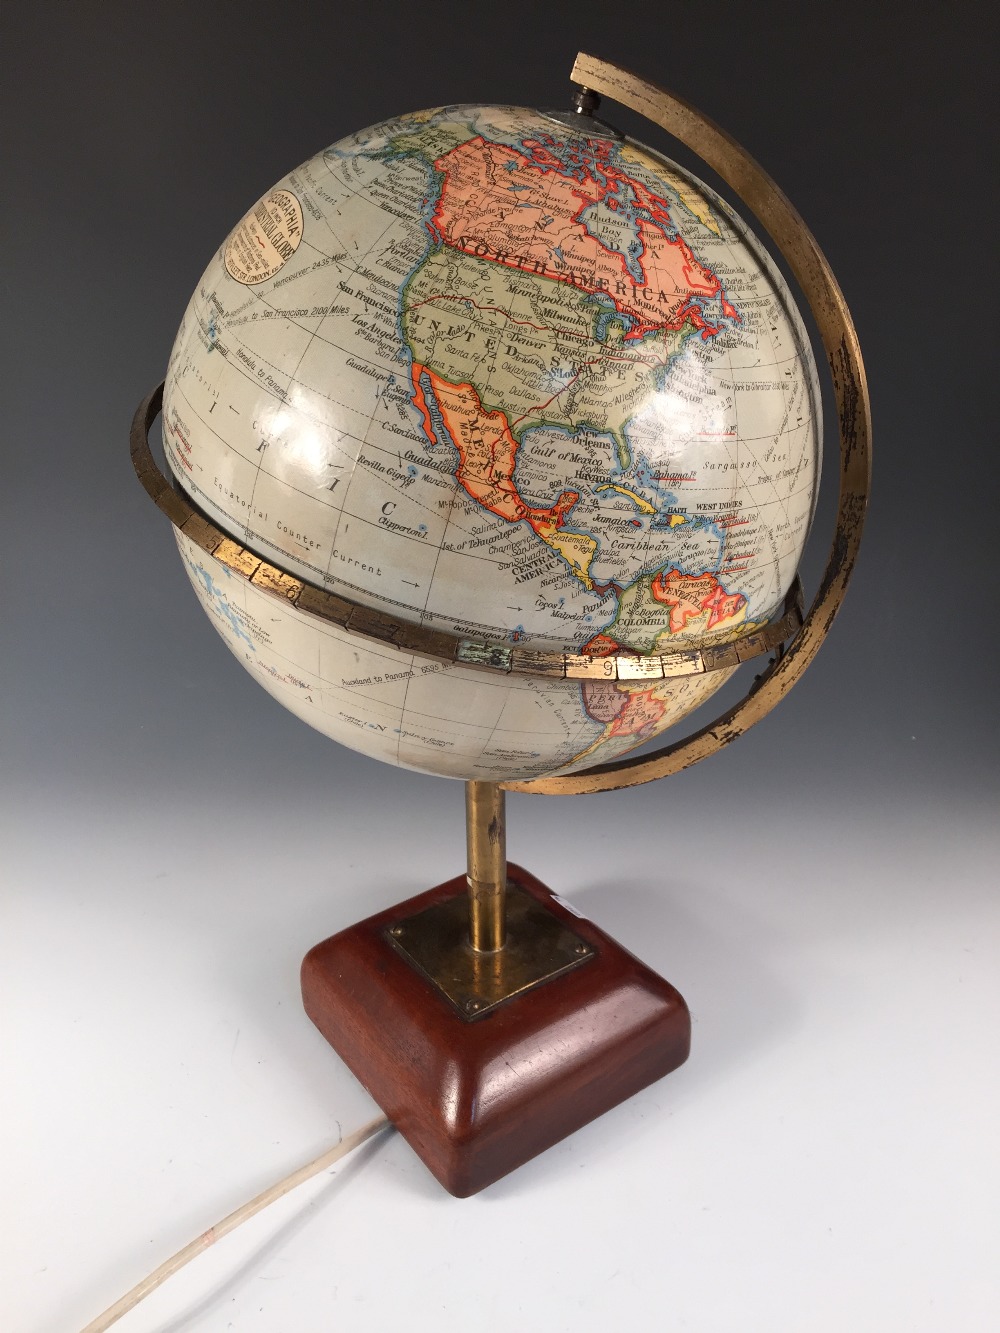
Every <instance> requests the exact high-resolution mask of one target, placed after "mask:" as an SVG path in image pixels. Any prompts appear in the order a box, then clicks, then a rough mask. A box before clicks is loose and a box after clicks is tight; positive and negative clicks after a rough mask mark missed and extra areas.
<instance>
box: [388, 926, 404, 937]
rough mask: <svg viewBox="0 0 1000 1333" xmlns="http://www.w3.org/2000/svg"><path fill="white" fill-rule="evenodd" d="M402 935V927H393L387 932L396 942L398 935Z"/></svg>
mask: <svg viewBox="0 0 1000 1333" xmlns="http://www.w3.org/2000/svg"><path fill="white" fill-rule="evenodd" d="M402 933H403V927H402V926H393V928H392V929H391V930H390V931H389V934H390V935H395V937H396V939H397V940H398V939H399V937H400V935H402Z"/></svg>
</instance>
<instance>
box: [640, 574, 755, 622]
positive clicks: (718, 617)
mask: <svg viewBox="0 0 1000 1333" xmlns="http://www.w3.org/2000/svg"><path fill="white" fill-rule="evenodd" d="M650 590H651V592H652V594H653V596H654V597H655V598H656V600H657V601H658V602H663V603H664V605H665V606H669V607H670V632H671V634H677V633H679V632H680V631H681V630H682V629H683V628H684V626H685V625H686V624H687V623H688V621H689V620H694V619H696V618H697V617H698V616H702V615H704V614H705V612H708V624H707V626H706V628H707V629H714V628H715V626H716V625H719V624H721V623H722V621H724V620H729V619H730V618H731V617H733V616H735V615H737V614H738V613H739V612H740V611H741V610H742V609H743V607H744V606H745V605H746V598H745V597H744V596H743V594H742V593H739V592H735V593H727V592H726V590H725V589H724V588H723V587H722V585H721V584H720V583H719V580H718V579H717V578H716V577H715V575H714V574H682V573H681V572H680V570H679V569H671V570H668V571H666V572H661V573H659V574H657V575H656V577H655V578H654V579H653V580H652V582H651V584H650Z"/></svg>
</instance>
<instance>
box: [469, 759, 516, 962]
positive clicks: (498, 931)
mask: <svg viewBox="0 0 1000 1333" xmlns="http://www.w3.org/2000/svg"><path fill="white" fill-rule="evenodd" d="M465 832H466V845H467V847H468V853H469V870H468V874H467V876H466V879H467V880H468V884H469V939H470V941H471V943H472V947H473V949H475V950H476V951H477V952H480V953H493V952H495V951H496V950H497V949H502V948H503V945H504V939H505V938H506V934H507V920H506V917H507V822H506V818H505V814H504V793H503V788H502V787H500V785H499V784H498V783H496V782H467V783H466V784H465Z"/></svg>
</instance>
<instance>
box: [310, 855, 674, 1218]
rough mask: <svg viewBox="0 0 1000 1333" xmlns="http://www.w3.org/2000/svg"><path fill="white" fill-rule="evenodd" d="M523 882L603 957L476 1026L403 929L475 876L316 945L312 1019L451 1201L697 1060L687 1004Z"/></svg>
mask: <svg viewBox="0 0 1000 1333" xmlns="http://www.w3.org/2000/svg"><path fill="white" fill-rule="evenodd" d="M507 873H508V881H509V883H511V884H513V885H516V886H518V887H519V888H521V889H522V890H524V892H526V893H528V894H530V895H531V897H532V898H534V899H536V900H537V901H538V902H539V903H540V904H541V905H543V906H544V907H545V908H546V909H547V910H548V911H549V912H551V913H552V914H553V915H554V916H555V917H557V918H559V920H560V921H561V922H563V923H564V924H565V926H567V927H568V928H569V929H571V930H572V931H574V932H575V933H576V935H578V936H579V937H581V938H582V939H583V940H584V941H585V942H586V943H587V944H588V945H590V946H591V948H592V949H593V951H594V956H593V957H591V958H589V959H588V960H587V962H586V963H584V964H583V965H581V966H580V967H576V968H573V969H571V970H570V971H567V972H564V973H562V974H561V975H558V976H556V977H554V978H552V979H551V980H550V981H546V982H543V983H542V984H540V985H538V986H536V987H534V988H533V989H531V990H529V991H526V992H525V993H524V994H520V995H515V996H513V997H512V998H511V999H509V1000H505V1001H504V1002H503V1003H502V1004H500V1005H498V1006H497V1007H496V1008H495V1009H493V1010H491V1011H490V1012H489V1013H487V1014H485V1015H484V1016H482V1017H480V1018H477V1019H476V1020H475V1021H471V1022H470V1021H468V1020H467V1019H464V1018H463V1017H462V1016H461V1015H460V1014H459V1013H457V1012H456V1010H455V1007H454V1005H453V1004H452V1003H451V1002H450V1001H449V1000H448V999H447V998H446V997H445V996H444V995H443V994H442V993H441V991H440V990H438V988H437V987H436V986H435V985H434V984H433V983H432V982H431V981H429V980H428V979H427V977H426V976H424V975H423V974H422V973H421V972H420V971H418V970H417V968H416V967H414V966H413V964H412V963H411V962H408V961H407V960H406V958H405V957H404V955H403V954H402V953H401V952H400V951H399V950H398V949H397V948H395V947H394V946H393V944H392V942H391V938H390V936H389V934H388V932H389V929H390V927H391V926H393V925H394V924H396V923H398V922H400V921H402V920H405V919H406V918H408V917H410V916H412V915H414V914H415V913H417V912H420V911H422V910H424V909H426V908H427V907H430V906H432V905H433V904H435V903H441V902H444V901H446V900H447V899H450V898H454V897H457V896H459V895H461V896H462V897H464V896H465V894H466V881H465V876H464V875H462V876H459V877H458V878H456V879H453V880H449V881H448V883H447V884H441V885H439V887H438V888H436V889H431V890H430V891H429V892H428V893H423V894H421V895H420V896H419V897H417V898H412V899H410V901H409V902H406V903H400V904H399V905H398V906H396V907H392V908H390V909H389V910H388V911H386V912H380V913H379V914H378V915H376V916H373V917H369V918H368V920H367V921H361V922H359V923H358V924H357V925H355V926H351V927H349V928H348V929H347V930H344V931H341V933H340V934H339V935H334V936H333V937H332V938H331V939H328V940H325V941H324V942H323V943H322V944H318V945H316V947H315V948H314V949H311V950H310V951H309V953H308V954H307V955H306V958H305V960H304V962H303V964H302V998H303V1002H304V1004H305V1009H306V1013H307V1014H308V1015H309V1017H310V1018H311V1019H312V1021H313V1022H314V1023H315V1024H316V1026H317V1027H318V1028H319V1030H320V1032H322V1034H323V1036H324V1037H326V1039H327V1041H328V1042H329V1043H330V1045H331V1046H332V1047H333V1048H334V1050H335V1051H336V1052H337V1054H338V1055H339V1056H340V1057H341V1058H342V1059H343V1060H344V1061H345V1063H346V1064H347V1065H348V1066H349V1068H350V1069H351V1070H352V1072H353V1073H354V1074H355V1075H356V1076H357V1078H358V1079H359V1080H360V1081H361V1082H362V1083H363V1084H364V1086H365V1087H366V1088H367V1090H368V1091H369V1092H370V1093H371V1095H372V1096H373V1097H374V1099H375V1100H376V1102H378V1104H379V1106H381V1107H382V1109H383V1111H385V1113H386V1115H387V1116H388V1117H389V1119H390V1120H391V1121H392V1122H393V1123H394V1124H395V1126H396V1128H397V1129H398V1130H399V1132H400V1133H401V1134H402V1135H403V1137H404V1138H405V1139H407V1141H408V1142H409V1143H410V1145H411V1146H412V1147H413V1149H414V1150H415V1151H416V1152H417V1154H418V1155H419V1156H420V1157H421V1158H422V1159H423V1161H424V1162H425V1163H426V1165H427V1166H428V1167H429V1168H430V1170H431V1171H432V1172H433V1174H434V1175H435V1176H436V1177H437V1178H438V1180H439V1181H440V1182H441V1184H442V1185H443V1186H444V1187H445V1189H447V1190H448V1191H449V1192H450V1193H451V1194H455V1195H458V1196H459V1197H460V1198H464V1197H465V1196H467V1195H470V1194H475V1193H477V1192H478V1191H479V1190H481V1189H484V1188H485V1187H486V1186H487V1185H491V1184H492V1183H493V1182H494V1181H495V1180H499V1179H500V1177H501V1176H505V1175H506V1174H507V1173H508V1172H509V1171H513V1170H514V1168H515V1167H518V1166H520V1165H521V1164H522V1163H524V1162H526V1161H528V1160H529V1159H530V1158H532V1157H534V1156H535V1155H536V1154H537V1153H540V1152H543V1151H544V1150H545V1149H546V1148H550V1147H552V1145H553V1144H555V1143H558V1142H559V1140H560V1139H562V1138H565V1136H566V1135H567V1134H571V1133H572V1132H573V1131H574V1130H576V1129H579V1128H580V1127H581V1126H583V1125H586V1124H588V1123H589V1122H590V1121H591V1120H594V1119H595V1118H596V1117H597V1116H599V1115H603V1113H604V1112H605V1111H608V1110H610V1109H611V1107H612V1106H617V1104H618V1103H619V1102H622V1101H624V1100H625V1099H626V1098H628V1097H631V1096H632V1094H633V1093H636V1092H638V1091H639V1090H640V1089H641V1088H644V1087H646V1086H648V1084H650V1083H653V1082H655V1081H656V1080H657V1079H659V1078H662V1077H663V1075H664V1074H668V1073H670V1071H671V1070H672V1069H676V1068H677V1066H678V1065H680V1064H682V1063H683V1062H684V1060H685V1059H687V1055H688V1050H689V1047H690V1041H691V1020H690V1017H689V1015H688V1010H687V1006H686V1004H685V1003H684V1001H683V999H682V998H681V996H680V995H679V994H678V993H677V991H675V990H674V988H673V987H672V986H671V985H669V984H668V983H667V982H666V981H664V980H663V979H662V977H659V976H657V975H656V973H655V972H652V971H650V969H649V968H647V967H645V966H643V964H642V963H640V962H639V961H638V959H636V958H634V957H633V956H632V955H631V954H630V953H628V952H627V951H626V950H625V949H623V948H622V947H621V945H619V944H616V943H615V941H614V940H612V939H610V938H609V937H608V936H607V935H605V934H604V932H603V931H601V930H599V929H598V928H597V927H596V926H595V925H594V924H593V923H592V922H590V921H587V920H585V919H584V918H582V917H578V916H576V915H575V913H573V912H571V911H570V910H569V909H568V908H567V907H566V906H565V905H564V904H563V903H562V902H561V901H560V900H559V899H558V898H556V897H555V895H554V894H552V893H551V892H550V891H549V890H548V889H547V888H546V887H545V886H544V885H543V884H541V883H539V881H538V880H536V879H535V878H534V877H533V876H532V875H529V874H528V873H527V871H525V870H522V869H520V868H519V867H518V866H514V865H511V866H508V871H507Z"/></svg>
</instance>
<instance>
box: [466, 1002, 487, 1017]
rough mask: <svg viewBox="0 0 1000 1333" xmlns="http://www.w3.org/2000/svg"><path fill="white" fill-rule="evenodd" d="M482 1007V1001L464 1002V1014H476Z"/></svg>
mask: <svg viewBox="0 0 1000 1333" xmlns="http://www.w3.org/2000/svg"><path fill="white" fill-rule="evenodd" d="M482 1007H483V1002H482V1000H466V1002H465V1009H466V1012H467V1013H470V1014H477V1013H478V1012H479V1010H480V1009H482Z"/></svg>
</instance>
